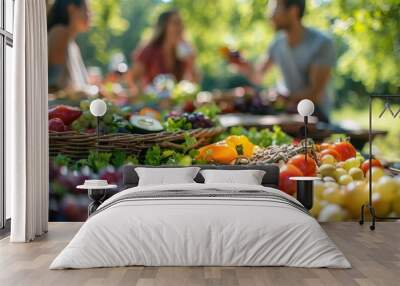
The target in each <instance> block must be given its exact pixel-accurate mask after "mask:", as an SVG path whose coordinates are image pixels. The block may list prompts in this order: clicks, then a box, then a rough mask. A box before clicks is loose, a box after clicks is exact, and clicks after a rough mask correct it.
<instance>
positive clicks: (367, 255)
mask: <svg viewBox="0 0 400 286" xmlns="http://www.w3.org/2000/svg"><path fill="white" fill-rule="evenodd" d="M80 226H81V224H80V223H50V229H49V233H48V234H47V235H45V236H44V237H42V238H40V239H38V240H36V241H34V242H32V243H28V244H10V243H9V241H8V238H5V239H3V240H1V241H0V285H1V286H8V285H12V286H17V285H29V286H34V285H52V286H61V285H68V286H75V285H79V286H80V285H96V286H97V285H137V286H139V285H140V286H153V285H160V286H161V285H167V286H179V285H199V286H200V285H201V286H205V285H210V286H211V285H226V286H235V285H241V286H253V285H254V286H261V285H274V286H275V285H290V286H291V285H329V286H330V285H346V286H348V285H382V286H390V285H400V277H399V275H400V232H399V230H400V223H395V222H385V223H379V224H378V225H377V229H376V230H375V232H371V231H370V230H369V229H368V225H364V226H359V225H358V224H357V223H352V222H346V223H329V224H323V228H324V229H325V230H326V231H327V232H328V234H329V236H330V237H331V238H332V239H333V240H334V241H335V242H336V244H337V245H338V247H339V248H340V249H341V250H342V251H343V253H344V254H345V255H346V257H347V258H348V259H349V260H350V262H351V263H352V265H353V268H352V269H349V270H341V269H303V268H289V267H124V268H102V269H88V270H52V271H50V270H48V267H49V264H50V262H51V261H52V260H53V259H54V257H55V256H56V255H57V254H58V253H59V252H60V251H61V249H62V248H63V247H64V246H65V245H66V244H67V242H68V241H69V240H70V239H71V238H72V236H73V235H74V234H75V233H76V231H77V230H78V229H79V227H80Z"/></svg>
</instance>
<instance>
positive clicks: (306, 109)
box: [297, 99, 314, 161]
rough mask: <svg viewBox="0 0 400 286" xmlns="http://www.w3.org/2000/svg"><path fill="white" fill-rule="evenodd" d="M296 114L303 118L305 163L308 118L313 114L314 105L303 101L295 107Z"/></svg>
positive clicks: (309, 101) (307, 100)
mask: <svg viewBox="0 0 400 286" xmlns="http://www.w3.org/2000/svg"><path fill="white" fill-rule="evenodd" d="M297 112H298V113H299V114H300V115H301V116H303V117H304V144H305V160H306V161H307V153H308V147H307V141H308V140H307V139H308V138H307V125H308V116H310V115H312V114H313V113H314V103H313V102H312V101H311V100H309V99H303V100H302V101H300V102H299V104H298V105H297Z"/></svg>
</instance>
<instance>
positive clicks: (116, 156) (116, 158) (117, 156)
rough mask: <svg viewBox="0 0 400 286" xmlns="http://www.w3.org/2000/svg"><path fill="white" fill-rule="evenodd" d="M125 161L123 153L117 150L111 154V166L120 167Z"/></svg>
mask: <svg viewBox="0 0 400 286" xmlns="http://www.w3.org/2000/svg"><path fill="white" fill-rule="evenodd" d="M125 161H126V154H125V152H123V151H120V150H117V151H114V152H113V153H112V156H111V165H113V166H114V167H116V168H119V167H121V166H122V165H123V164H124V163H125Z"/></svg>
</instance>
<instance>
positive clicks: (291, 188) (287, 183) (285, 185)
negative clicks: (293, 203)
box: [279, 164, 303, 195]
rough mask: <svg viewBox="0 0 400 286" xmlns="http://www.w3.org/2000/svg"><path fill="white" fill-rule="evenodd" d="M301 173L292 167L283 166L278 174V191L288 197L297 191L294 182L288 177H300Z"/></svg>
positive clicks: (288, 165)
mask: <svg viewBox="0 0 400 286" xmlns="http://www.w3.org/2000/svg"><path fill="white" fill-rule="evenodd" d="M301 176H303V173H302V172H301V171H300V170H299V168H297V167H296V166H294V165H291V164H286V165H283V166H282V167H281V169H280V172H279V189H280V190H281V191H283V192H285V193H287V194H289V195H293V194H294V193H296V191H297V185H296V181H292V180H290V177H301Z"/></svg>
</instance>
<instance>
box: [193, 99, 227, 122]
mask: <svg viewBox="0 0 400 286" xmlns="http://www.w3.org/2000/svg"><path fill="white" fill-rule="evenodd" d="M195 112H201V113H203V115H204V116H205V117H208V118H209V119H211V120H212V121H215V120H216V119H217V115H218V114H220V113H221V110H220V109H219V107H218V106H217V105H216V104H215V103H210V104H205V105H202V106H200V107H198V108H197V109H196V110H195Z"/></svg>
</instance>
